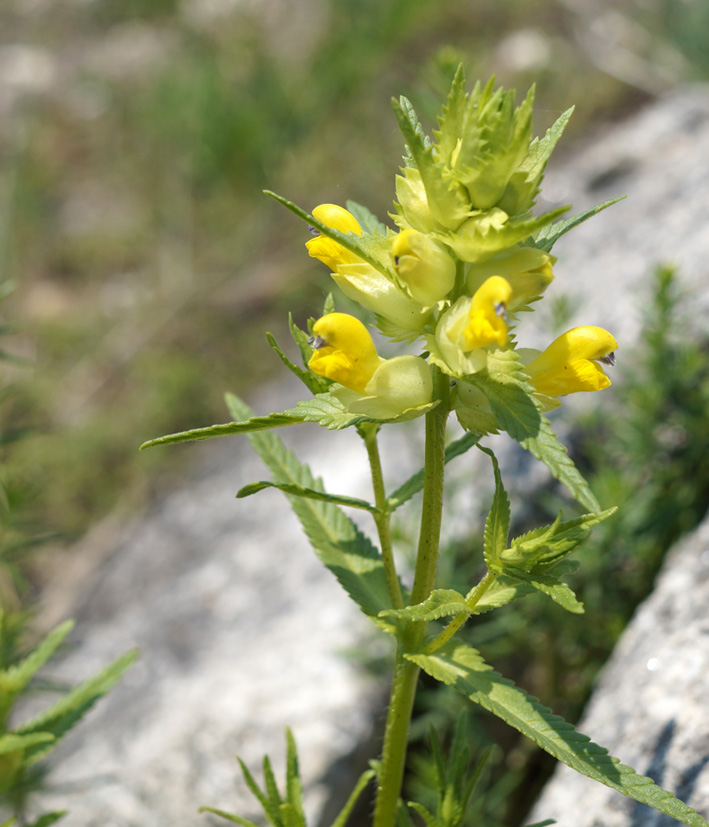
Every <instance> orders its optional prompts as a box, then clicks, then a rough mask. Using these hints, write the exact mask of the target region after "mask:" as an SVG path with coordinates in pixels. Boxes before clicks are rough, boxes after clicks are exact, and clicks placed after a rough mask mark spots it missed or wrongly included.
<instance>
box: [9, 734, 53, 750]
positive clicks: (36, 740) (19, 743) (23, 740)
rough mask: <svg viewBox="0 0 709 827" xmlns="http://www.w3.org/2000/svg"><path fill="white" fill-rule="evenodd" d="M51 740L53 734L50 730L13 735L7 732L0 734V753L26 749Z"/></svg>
mask: <svg viewBox="0 0 709 827" xmlns="http://www.w3.org/2000/svg"><path fill="white" fill-rule="evenodd" d="M53 740H54V736H53V735H52V734H51V733H50V732H35V733H32V734H31V735H15V734H14V733H11V732H9V733H7V734H5V735H0V755H7V754H8V753H11V752H17V751H18V750H26V749H28V748H29V747H34V746H36V745H37V744H48V743H50V742H51V741H53Z"/></svg>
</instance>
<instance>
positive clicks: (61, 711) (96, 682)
mask: <svg viewBox="0 0 709 827" xmlns="http://www.w3.org/2000/svg"><path fill="white" fill-rule="evenodd" d="M137 654H138V653H137V652H135V651H132V652H126V654H125V655H121V657H119V658H117V659H116V660H115V661H114V662H113V663H112V664H110V665H109V666H107V667H106V668H105V669H103V670H101V672H99V673H98V674H97V675H94V676H93V677H92V678H89V679H88V680H86V681H84V682H83V683H82V684H80V685H79V686H77V687H76V688H75V689H72V690H71V691H70V692H68V693H67V694H66V695H63V696H62V697H61V698H60V699H59V700H58V701H57V702H56V703H54V704H52V706H50V707H49V708H48V709H46V710H44V711H43V712H41V713H40V714H39V715H37V716H36V717H34V718H33V719H32V720H30V721H28V722H27V723H25V724H23V725H22V726H20V727H18V728H17V734H18V735H28V734H31V733H38V732H42V733H45V732H46V733H50V734H51V735H53V736H54V738H55V741H53V742H52V743H51V745H46V744H38V745H36V746H35V747H33V748H30V749H29V750H27V753H26V755H27V757H28V758H31V759H32V760H33V761H34V760H37V759H38V758H40V757H41V756H43V755H45V754H46V753H47V752H49V751H50V750H51V749H53V748H54V747H55V746H56V743H57V742H58V741H59V739H60V738H61V737H62V736H63V735H65V734H66V732H68V731H69V730H70V729H71V728H72V727H73V726H74V724H76V723H77V722H78V721H79V720H81V718H82V717H83V716H84V715H85V714H86V713H87V712H88V711H89V709H91V707H92V706H93V705H94V704H95V703H96V701H97V700H98V699H99V698H100V697H101V696H103V695H105V694H106V692H108V691H109V689H111V688H112V687H113V686H114V685H115V684H116V683H117V682H118V681H119V680H120V678H121V677H122V676H123V673H124V672H125V671H126V669H128V667H129V666H130V665H131V664H132V663H133V661H134V660H135V659H136V657H137Z"/></svg>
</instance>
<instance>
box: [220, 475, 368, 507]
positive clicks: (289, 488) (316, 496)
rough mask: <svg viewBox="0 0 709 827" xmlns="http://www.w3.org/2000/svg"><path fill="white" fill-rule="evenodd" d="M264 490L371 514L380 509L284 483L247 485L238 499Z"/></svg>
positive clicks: (350, 499) (357, 500)
mask: <svg viewBox="0 0 709 827" xmlns="http://www.w3.org/2000/svg"><path fill="white" fill-rule="evenodd" d="M264 488H277V489H278V490H279V491H283V493H284V494H290V495H292V496H294V497H309V498H310V499H311V500H321V501H322V502H326V503H334V504H335V505H344V506H347V507H348V508H360V509H362V510H363V511H369V512H370V514H379V509H378V508H377V507H376V506H375V505H372V504H371V503H368V502H367V501H366V500H360V499H358V498H357V497H344V496H340V495H338V494H327V493H325V492H324V491H316V490H315V489H313V488H301V487H300V486H299V485H293V484H291V483H283V482H252V483H251V484H250V485H245V486H244V487H243V488H241V489H239V491H238V492H237V494H236V497H237V499H243V498H244V497H250V496H251V495H252V494H257V493H258V492H259V491H263V489H264Z"/></svg>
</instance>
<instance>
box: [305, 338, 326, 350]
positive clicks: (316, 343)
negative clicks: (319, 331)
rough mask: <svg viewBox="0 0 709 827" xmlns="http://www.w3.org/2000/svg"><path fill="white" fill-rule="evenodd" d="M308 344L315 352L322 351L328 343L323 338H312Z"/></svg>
mask: <svg viewBox="0 0 709 827" xmlns="http://www.w3.org/2000/svg"><path fill="white" fill-rule="evenodd" d="M308 344H309V345H310V347H314V348H315V350H320V348H321V347H327V342H326V341H325V339H323V337H322V336H311V337H310V338H309V339H308Z"/></svg>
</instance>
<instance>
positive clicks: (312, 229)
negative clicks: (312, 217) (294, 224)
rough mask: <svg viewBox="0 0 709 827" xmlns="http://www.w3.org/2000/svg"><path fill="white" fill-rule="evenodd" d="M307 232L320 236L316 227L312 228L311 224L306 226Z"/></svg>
mask: <svg viewBox="0 0 709 827" xmlns="http://www.w3.org/2000/svg"><path fill="white" fill-rule="evenodd" d="M308 232H309V233H310V235H320V230H318V228H317V227H313V225H312V224H308Z"/></svg>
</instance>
